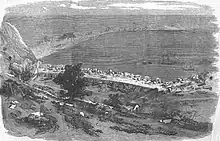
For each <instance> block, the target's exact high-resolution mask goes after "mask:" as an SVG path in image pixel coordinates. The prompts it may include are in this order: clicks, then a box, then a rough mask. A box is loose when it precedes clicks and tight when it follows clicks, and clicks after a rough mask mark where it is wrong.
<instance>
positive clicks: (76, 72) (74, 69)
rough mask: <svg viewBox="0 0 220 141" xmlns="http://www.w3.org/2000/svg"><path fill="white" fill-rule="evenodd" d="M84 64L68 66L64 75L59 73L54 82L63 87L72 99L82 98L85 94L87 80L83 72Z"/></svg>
mask: <svg viewBox="0 0 220 141" xmlns="http://www.w3.org/2000/svg"><path fill="white" fill-rule="evenodd" d="M81 66H82V63H79V64H77V65H66V66H65V71H64V73H59V74H58V76H57V77H56V78H54V79H53V81H54V82H55V83H56V84H58V85H61V87H62V88H63V89H65V90H67V91H68V92H67V95H68V96H70V98H71V99H73V98H75V97H82V96H84V95H86V93H85V79H84V77H83V76H84V73H83V72H82V70H81Z"/></svg>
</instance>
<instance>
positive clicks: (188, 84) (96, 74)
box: [41, 64, 208, 92]
mask: <svg viewBox="0 0 220 141" xmlns="http://www.w3.org/2000/svg"><path fill="white" fill-rule="evenodd" d="M64 68H65V66H64V65H56V66H55V65H50V64H46V65H45V66H44V67H42V68H41V72H42V71H43V72H47V73H59V72H62V71H64ZM82 71H83V72H84V73H85V77H88V78H98V79H104V80H110V81H117V82H122V83H129V84H133V85H139V86H143V87H149V88H158V90H159V91H168V92H182V91H191V90H195V89H196V88H198V85H201V84H204V79H206V78H205V77H206V76H202V77H201V74H195V75H192V76H190V77H188V78H184V79H183V78H177V79H176V80H174V81H167V82H163V81H162V80H161V79H160V78H155V79H152V78H150V77H149V76H141V75H136V74H132V73H129V72H116V71H114V70H111V69H109V70H108V71H102V70H100V69H98V68H83V69H82ZM206 75H207V76H208V73H207V74H206ZM201 78H202V79H201Z"/></svg>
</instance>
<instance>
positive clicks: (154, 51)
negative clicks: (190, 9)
mask: <svg viewBox="0 0 220 141" xmlns="http://www.w3.org/2000/svg"><path fill="white" fill-rule="evenodd" d="M6 20H7V21H9V22H11V23H12V24H14V25H15V26H16V27H17V28H18V30H19V31H20V32H21V35H22V36H23V38H24V40H25V42H26V43H27V44H28V45H29V46H30V47H31V48H34V47H35V46H37V42H38V41H39V40H40V39H42V38H43V37H44V36H53V35H62V34H63V33H66V32H74V33H83V34H85V33H88V32H91V31H92V32H93V31H97V32H101V31H103V30H105V28H107V27H111V28H128V27H129V28H130V27H144V28H146V29H154V30H153V31H150V30H148V31H138V32H126V31H123V32H115V33H107V34H104V35H101V36H99V37H97V38H94V39H91V40H87V41H83V42H81V43H79V44H77V45H73V46H72V47H70V48H67V49H64V50H61V51H60V52H58V53H54V54H51V55H49V56H46V57H44V58H43V60H44V62H45V63H52V64H75V63H77V62H83V63H84V67H98V68H101V69H109V68H111V69H114V70H117V71H128V72H133V73H137V74H143V75H150V76H152V77H161V78H163V79H166V80H170V79H174V78H176V77H185V76H188V75H190V74H191V73H194V72H195V71H197V72H198V71H199V72H201V71H204V70H211V71H214V70H215V68H214V67H212V65H211V63H212V62H213V61H214V59H213V56H215V55H216V54H217V53H215V52H214V49H215V48H216V44H217V43H216V41H215V38H214V37H213V33H214V32H215V31H216V30H217V26H216V25H215V24H213V23H212V22H213V21H214V20H215V18H214V17H206V16H183V15H181V16H180V15H157V16H154V15H145V16H144V15H142V16H47V17H10V16H9V17H7V18H6ZM164 27H175V29H184V30H162V29H164ZM170 29H171V28H170ZM167 60H171V62H172V65H166V64H164V63H163V62H164V61H165V62H166V61H167ZM144 62H150V63H152V64H144ZM186 64H193V65H195V66H194V68H195V70H194V71H184V70H183V69H182V68H183V66H184V65H186Z"/></svg>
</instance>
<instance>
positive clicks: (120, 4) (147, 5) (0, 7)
mask: <svg viewBox="0 0 220 141" xmlns="http://www.w3.org/2000/svg"><path fill="white" fill-rule="evenodd" d="M39 1H42V0H1V1H0V22H1V20H2V18H3V17H4V15H5V10H4V9H5V8H6V7H8V6H15V5H18V4H27V3H33V2H39ZM49 1H59V0H49ZM71 1H72V4H71V8H73V9H95V8H97V7H96V6H94V5H86V6H85V3H88V4H92V2H91V1H92V0H90V1H89V2H88V0H86V1H85V0H71ZM111 1H112V3H108V1H107V0H100V1H99V2H100V3H103V4H104V5H102V7H101V8H102V9H109V8H120V9H126V10H127V9H129V10H140V9H158V10H160V9H162V10H177V9H178V10H182V9H187V8H194V9H198V8H200V6H199V5H209V6H211V7H212V8H213V9H214V11H213V14H214V15H215V16H216V17H217V19H218V21H216V23H217V24H218V25H220V2H218V0H181V2H194V3H197V4H199V5H196V4H191V3H186V4H184V5H178V4H176V3H175V4H172V3H171V4H170V5H164V4H163V3H162V2H161V3H155V2H149V0H148V1H146V2H144V1H143V0H142V2H138V3H134V0H133V1H132V0H118V1H116V0H111ZM131 1H132V2H131ZM160 1H165V0H160ZM166 1H168V0H166ZM60 6H61V7H65V6H66V5H65V4H62V5H60ZM214 36H215V37H216V40H217V41H220V36H219V33H216V34H215V35H214ZM216 51H218V52H220V49H219V48H218V50H216ZM216 65H217V66H218V67H219V66H220V61H218V62H217V63H216ZM217 76H218V78H219V76H220V74H219V73H218V74H217ZM218 91H219V90H218ZM0 113H1V111H0ZM215 117H216V118H215V123H214V130H213V133H212V136H211V137H205V138H202V139H200V140H184V141H209V140H211V141H220V133H219V131H220V121H219V120H220V101H219V102H218V106H217V110H216V116H215ZM217 117H218V118H217ZM0 131H1V132H0V137H1V139H4V140H7V141H15V140H16V141H30V140H31V141H43V140H41V139H35V140H33V139H30V138H28V137H14V136H10V135H8V134H5V133H4V132H6V130H5V129H4V126H3V123H2V115H0ZM2 131H3V132H2Z"/></svg>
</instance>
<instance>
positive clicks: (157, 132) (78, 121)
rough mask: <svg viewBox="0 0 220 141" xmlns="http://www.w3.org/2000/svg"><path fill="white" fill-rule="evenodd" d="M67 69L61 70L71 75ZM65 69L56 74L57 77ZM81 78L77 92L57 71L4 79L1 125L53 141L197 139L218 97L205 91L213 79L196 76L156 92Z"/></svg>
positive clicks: (207, 126)
mask: <svg viewBox="0 0 220 141" xmlns="http://www.w3.org/2000/svg"><path fill="white" fill-rule="evenodd" d="M70 68H71V66H69V68H68V67H66V68H65V69H66V70H65V72H69V74H74V73H73V72H74V69H73V70H69V69H70ZM78 69H79V68H78ZM80 70H81V69H79V72H78V73H82V72H81V71H80ZM65 72H64V73H60V74H63V75H60V76H61V78H62V77H65V75H64V74H65ZM44 76H48V73H47V74H45V75H44ZM75 76H77V75H75ZM83 76H85V75H84V74H82V75H78V76H77V78H78V77H82V79H83V81H84V82H85V83H82V84H83V88H80V90H77V89H76V87H74V86H73V87H72V88H71V89H69V88H67V87H66V85H69V84H70V83H69V81H68V82H63V83H59V85H58V81H60V80H57V78H58V77H57V76H56V75H54V76H53V77H52V78H51V77H43V75H41V77H39V78H38V79H37V80H35V81H31V82H30V83H29V84H26V83H22V82H19V81H14V80H10V79H9V80H7V81H5V82H4V85H3V87H2V89H1V95H2V103H3V104H2V109H3V118H4V120H3V121H4V125H5V127H6V129H8V130H9V133H11V134H13V135H16V136H25V135H26V136H29V137H31V138H46V139H55V140H70V139H72V138H75V139H82V140H97V139H98V140H104V139H105V140H146V138H151V139H152V138H155V139H156V140H163V139H164V137H169V138H173V139H174V138H188V137H189V138H197V137H201V136H205V135H207V134H209V133H210V131H211V130H212V123H211V122H210V119H209V118H210V117H211V115H212V114H213V113H214V111H215V106H216V104H217V96H216V94H215V93H214V92H213V91H212V90H211V89H210V84H211V81H213V79H212V80H210V83H208V81H204V82H205V84H203V83H201V82H203V80H201V79H199V78H198V79H197V81H196V80H193V79H192V80H191V81H192V82H193V83H190V84H193V85H196V87H195V89H193V90H189V91H184V88H185V87H188V86H182V85H181V87H182V88H183V91H176V90H174V91H158V89H157V88H150V87H149V88H148V87H142V86H138V85H133V84H128V83H122V82H117V81H109V80H103V79H99V78H94V77H88V76H87V77H83ZM54 77H55V78H56V79H53V78H54ZM71 78H72V77H71ZM55 80H56V81H55ZM64 80H70V79H64ZM76 80H77V79H76V78H75V79H73V80H72V81H76ZM54 82H56V83H57V84H56V83H54ZM157 83H159V82H157ZM164 83H165V82H164ZM77 84H78V83H75V84H74V85H75V86H77ZM150 85H152V84H150ZM161 85H162V84H161ZM72 90H74V92H75V93H74V92H70V91H72ZM181 90H182V89H181ZM79 92H80V93H81V94H79ZM208 105H209V106H208ZM146 135H147V136H146Z"/></svg>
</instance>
